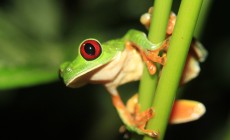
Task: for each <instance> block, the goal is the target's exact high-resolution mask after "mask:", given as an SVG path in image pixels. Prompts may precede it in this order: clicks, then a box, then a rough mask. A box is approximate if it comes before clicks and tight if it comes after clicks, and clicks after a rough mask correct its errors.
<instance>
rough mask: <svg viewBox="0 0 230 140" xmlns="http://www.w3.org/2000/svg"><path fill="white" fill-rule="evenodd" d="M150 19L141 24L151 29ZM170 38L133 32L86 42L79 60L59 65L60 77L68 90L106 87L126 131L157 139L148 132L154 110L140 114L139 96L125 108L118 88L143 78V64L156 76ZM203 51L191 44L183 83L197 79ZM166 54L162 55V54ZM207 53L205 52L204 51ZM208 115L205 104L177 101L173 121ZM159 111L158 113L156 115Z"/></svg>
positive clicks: (186, 120) (153, 131)
mask: <svg viewBox="0 0 230 140" xmlns="http://www.w3.org/2000/svg"><path fill="white" fill-rule="evenodd" d="M175 20H176V17H175V15H174V14H171V16H170V20H169V26H168V30H167V36H170V34H171V33H172V31H173V27H174V23H175ZM149 21H150V17H149V16H146V14H145V15H144V16H142V23H143V24H144V25H145V26H146V27H148V24H149ZM169 39H170V37H168V38H167V39H166V40H165V41H163V42H162V43H159V44H153V43H151V42H150V41H149V40H148V39H147V37H146V35H145V33H143V32H141V31H138V30H134V29H131V30H129V31H128V32H127V33H126V34H125V35H124V36H123V37H122V38H119V39H114V40H110V41H107V42H105V43H100V42H99V41H98V40H96V39H93V38H89V39H86V40H84V41H83V42H82V43H81V44H80V46H79V48H78V54H77V57H76V58H75V59H74V60H73V61H72V62H65V63H63V64H62V65H61V66H60V76H61V77H62V78H63V80H64V83H65V84H66V85H67V86H68V87H72V88H78V87H81V86H83V85H85V84H87V83H92V84H103V85H104V86H105V88H106V89H107V90H108V92H109V93H110V95H111V97H112V102H113V105H114V106H115V108H116V110H117V111H118V114H119V116H120V118H121V120H122V121H123V123H124V124H125V126H126V129H127V130H131V131H134V132H136V133H138V134H146V135H149V136H151V137H157V136H158V132H157V131H156V130H147V129H145V124H146V123H147V121H148V120H149V119H150V118H151V117H153V115H154V113H153V109H151V108H150V109H148V110H146V111H144V112H141V113H139V109H138V110H137V109H134V108H136V107H135V106H136V105H137V96H136V95H135V96H133V97H132V98H131V99H130V100H129V101H128V102H127V106H125V105H124V103H123V101H122V99H121V98H120V95H119V92H118V91H117V87H118V86H120V85H123V84H125V83H128V82H131V81H137V80H139V79H140V77H141V75H142V71H143V66H144V64H146V65H147V67H148V70H149V73H150V74H152V75H153V74H155V72H156V66H155V65H154V63H159V64H161V65H164V64H165V63H166V52H167V47H168V45H169ZM203 49H204V48H202V46H200V44H199V43H197V42H195V43H193V44H192V49H191V50H193V52H195V53H191V57H189V59H188V60H187V65H186V67H187V68H186V69H185V72H184V76H183V77H182V82H186V81H189V80H191V79H192V78H194V77H196V76H197V74H198V72H199V65H198V60H201V59H202V58H204V57H205V55H206V54H205V53H203V51H204V50H203ZM160 51H163V52H164V53H163V55H161V56H159V52H160ZM204 52H205V51H204ZM204 112H205V107H204V105H203V104H202V103H199V102H196V101H189V100H178V101H175V103H174V107H173V111H172V116H171V119H170V122H172V123H182V122H188V121H192V120H196V119H198V118H199V117H201V116H202V115H203V114H204ZM156 113H157V112H155V114H156Z"/></svg>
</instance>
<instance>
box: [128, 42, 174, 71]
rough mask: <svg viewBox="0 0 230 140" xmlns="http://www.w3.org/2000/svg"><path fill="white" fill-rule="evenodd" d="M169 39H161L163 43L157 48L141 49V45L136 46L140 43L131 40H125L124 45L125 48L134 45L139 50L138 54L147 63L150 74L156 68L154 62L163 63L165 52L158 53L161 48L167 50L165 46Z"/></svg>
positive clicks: (167, 44)
mask: <svg viewBox="0 0 230 140" xmlns="http://www.w3.org/2000/svg"><path fill="white" fill-rule="evenodd" d="M169 39H170V38H167V39H166V40H165V41H163V43H161V44H160V47H158V48H157V49H154V50H148V49H147V50H146V49H143V47H142V46H138V45H141V44H135V43H133V42H131V41H127V42H126V44H125V45H126V47H127V48H132V47H134V48H136V49H137V50H138V51H139V53H140V55H141V56H142V59H143V61H144V62H145V64H146V65H147V68H148V70H149V73H150V74H151V75H153V74H155V73H156V70H157V68H156V65H155V64H154V62H156V63H159V64H161V65H164V64H165V62H166V54H165V53H164V52H163V55H162V56H159V53H160V51H162V50H163V51H164V50H167V48H168V46H169Z"/></svg>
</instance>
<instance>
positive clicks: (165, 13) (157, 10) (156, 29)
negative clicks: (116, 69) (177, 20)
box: [139, 0, 172, 111]
mask: <svg viewBox="0 0 230 140" xmlns="http://www.w3.org/2000/svg"><path fill="white" fill-rule="evenodd" d="M171 5H172V0H155V2H154V12H153V14H152V20H151V26H150V29H149V35H148V38H149V40H150V41H151V42H153V43H159V42H162V41H163V40H164V39H165V35H166V34H165V33H166V27H167V25H168V19H169V14H170V11H171ZM157 82H158V73H156V74H155V75H153V76H152V75H150V74H149V72H148V69H147V68H146V67H144V72H143V75H142V78H141V81H140V86H139V103H140V106H141V111H144V110H146V109H147V108H149V107H150V106H151V104H152V100H153V96H154V92H155V89H156V86H157Z"/></svg>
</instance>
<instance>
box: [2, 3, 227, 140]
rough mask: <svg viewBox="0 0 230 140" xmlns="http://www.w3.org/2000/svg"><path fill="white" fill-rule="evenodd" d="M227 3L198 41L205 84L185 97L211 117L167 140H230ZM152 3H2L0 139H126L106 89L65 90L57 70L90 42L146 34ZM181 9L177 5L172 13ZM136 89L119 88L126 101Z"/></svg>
mask: <svg viewBox="0 0 230 140" xmlns="http://www.w3.org/2000/svg"><path fill="white" fill-rule="evenodd" d="M226 2H227V1H225V2H223V1H214V2H213V7H212V9H211V12H210V16H209V18H208V21H207V25H206V26H205V27H204V29H203V31H204V32H203V37H202V41H201V42H202V43H203V44H204V46H205V47H206V48H207V50H208V51H209V56H208V59H207V61H206V62H205V63H204V64H202V66H201V69H202V71H201V73H200V76H199V77H198V78H197V79H195V80H193V81H192V82H191V83H189V84H188V85H187V86H186V88H184V89H183V92H184V93H185V94H183V96H182V98H186V99H194V100H198V101H201V102H203V103H204V104H205V105H206V107H207V113H206V114H205V115H204V117H202V118H201V119H200V120H198V121H195V122H192V123H187V124H183V125H173V126H171V125H170V126H169V128H168V130H167V135H166V137H165V139H166V140H167V139H177V140H180V139H181V140H182V139H187V140H189V139H191V140H216V139H224V140H229V139H230V138H229V133H228V132H229V98H228V96H229V93H230V88H229V86H230V84H229V83H230V77H229V71H230V67H229V66H230V64H229V53H230V49H229V44H230V42H229V38H230V36H229V31H230V28H229V27H230V26H229V24H230V23H229V21H228V20H226V11H224V9H228V4H226ZM152 3H153V1H140V0H125V1H124V0H76V1H72V0H39V1H36V0H0V110H1V115H0V124H1V125H0V128H1V129H2V130H1V135H0V139H19V138H20V139H21V138H23V139H45V138H47V139H48V138H49V139H56V138H62V139H84V140H89V139H102V140H108V139H109V140H115V139H116V140H117V139H123V138H122V137H123V135H122V134H119V133H118V128H119V126H120V125H121V121H120V120H119V118H118V115H117V114H116V111H115V109H114V108H113V106H112V103H111V99H110V96H109V95H108V94H107V93H106V91H105V90H104V88H103V87H102V86H96V85H87V86H85V87H82V88H80V89H69V88H66V87H65V85H64V84H63V82H62V81H61V80H58V68H59V65H60V64H61V63H62V62H64V61H65V60H71V59H73V58H74V57H75V55H76V51H77V47H78V44H79V43H80V42H81V41H82V40H83V39H85V38H89V37H95V38H97V39H99V40H100V41H105V40H108V39H111V38H116V37H121V36H122V35H123V34H124V33H125V32H126V31H127V30H128V29H130V28H136V29H140V30H143V31H146V30H145V29H144V27H142V26H141V25H140V23H139V17H140V15H141V14H142V13H144V12H146V11H147V9H148V8H149V6H151V5H152ZM178 3H179V0H177V1H175V2H174V7H173V9H175V10H174V11H177V7H178V5H179V4H178ZM222 15H224V16H222ZM223 21H224V22H223ZM137 87H138V82H135V83H131V84H128V85H124V86H122V87H120V88H119V90H120V92H121V93H122V95H121V96H122V97H123V98H124V100H126V99H127V98H128V97H129V96H131V95H132V94H133V93H135V92H136V91H137ZM75 93H76V94H75ZM79 129H80V130H79Z"/></svg>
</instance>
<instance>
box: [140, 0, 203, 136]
mask: <svg viewBox="0 0 230 140" xmlns="http://www.w3.org/2000/svg"><path fill="white" fill-rule="evenodd" d="M201 5H202V0H192V1H190V0H182V2H181V5H180V9H179V12H178V16H177V22H176V25H175V29H174V32H173V35H172V38H171V41H170V47H169V50H168V52H167V62H166V65H165V66H164V67H163V69H162V73H161V77H160V79H159V82H158V86H157V89H156V93H155V97H154V101H153V106H152V107H153V108H154V110H155V116H154V119H151V120H150V121H149V122H148V125H147V128H148V129H152V130H157V131H159V133H160V140H163V139H164V134H165V131H166V127H167V124H168V119H169V116H170V113H171V108H172V105H173V102H174V99H175V96H176V91H177V88H178V84H179V81H180V77H181V74H182V70H183V67H184V63H185V60H186V57H187V53H188V50H189V46H190V43H191V40H192V37H193V32H194V29H195V25H196V22H197V19H198V15H199V12H200V8H201ZM144 140H151V138H150V137H145V138H144Z"/></svg>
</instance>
